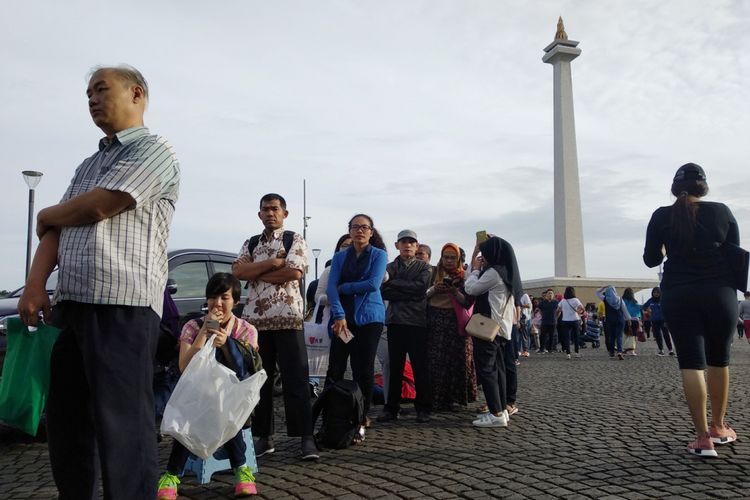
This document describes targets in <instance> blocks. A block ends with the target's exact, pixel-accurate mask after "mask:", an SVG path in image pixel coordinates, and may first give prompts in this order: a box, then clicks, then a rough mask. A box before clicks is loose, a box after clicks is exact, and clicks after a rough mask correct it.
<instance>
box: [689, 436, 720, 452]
mask: <svg viewBox="0 0 750 500" xmlns="http://www.w3.org/2000/svg"><path fill="white" fill-rule="evenodd" d="M687 451H688V453H691V454H693V455H697V456H699V457H718V456H719V454H718V453H716V450H714V444H713V443H712V442H711V438H710V437H709V436H704V437H702V438H698V439H696V440H695V441H693V442H692V443H690V444H688V445H687Z"/></svg>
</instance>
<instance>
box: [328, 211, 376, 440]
mask: <svg viewBox="0 0 750 500" xmlns="http://www.w3.org/2000/svg"><path fill="white" fill-rule="evenodd" d="M349 234H350V235H351V237H352V245H351V246H350V247H349V248H347V249H346V250H344V251H341V252H338V253H336V254H335V255H334V256H333V262H332V264H331V272H330V275H329V277H328V287H327V288H326V294H327V295H328V304H329V306H330V307H331V318H332V319H333V327H332V328H333V335H334V338H333V341H332V342H331V351H330V356H329V360H328V373H327V374H326V384H328V383H333V382H337V381H339V380H341V379H343V378H344V372H345V371H346V363H347V360H348V359H349V357H350V356H351V365H352V377H353V378H354V381H355V382H357V384H358V385H359V388H360V390H361V391H362V399H363V403H364V412H363V415H364V416H363V419H362V427H361V428H360V432H359V435H358V437H357V438H356V439H355V442H359V441H361V440H363V439H364V426H365V422H366V420H367V416H366V415H367V412H368V410H369V409H370V402H371V400H372V387H373V385H374V373H375V354H376V353H377V350H378V342H379V341H380V334H381V333H382V331H383V322H384V321H385V306H384V305H383V298H382V297H381V295H380V285H381V284H382V283H383V276H385V266H386V264H387V262H388V254H387V253H386V252H385V250H384V248H385V245H384V244H383V240H382V238H381V237H380V235H379V234H378V232H377V230H376V229H375V227H374V224H373V221H372V218H371V217H369V216H367V215H364V214H357V215H355V216H354V217H352V219H351V220H350V221H349ZM378 247H380V248H378Z"/></svg>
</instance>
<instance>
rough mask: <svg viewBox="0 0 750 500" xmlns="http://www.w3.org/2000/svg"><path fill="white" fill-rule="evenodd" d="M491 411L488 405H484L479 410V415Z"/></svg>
mask: <svg viewBox="0 0 750 500" xmlns="http://www.w3.org/2000/svg"><path fill="white" fill-rule="evenodd" d="M489 411H490V407H489V406H487V405H482V406H480V407H479V408H478V409H477V413H487V412H489Z"/></svg>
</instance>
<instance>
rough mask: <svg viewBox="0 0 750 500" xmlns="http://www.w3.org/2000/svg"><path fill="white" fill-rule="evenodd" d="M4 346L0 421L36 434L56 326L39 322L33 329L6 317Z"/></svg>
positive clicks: (45, 397) (57, 331)
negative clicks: (6, 338) (6, 344)
mask: <svg viewBox="0 0 750 500" xmlns="http://www.w3.org/2000/svg"><path fill="white" fill-rule="evenodd" d="M6 321H7V327H8V329H7V335H8V346H7V350H6V353H5V362H4V363H3V372H2V378H0V421H1V422H3V423H5V424H7V425H9V426H11V427H15V428H18V429H20V430H22V431H23V432H25V433H26V434H30V435H32V436H36V432H37V428H38V427H39V419H40V417H41V415H42V412H43V411H44V404H45V402H46V401H47V393H48V392H49V372H50V362H49V361H50V356H51V354H52V346H53V345H55V342H56V341H57V337H58V336H59V335H60V330H58V329H57V328H55V327H52V326H48V325H44V324H40V325H39V327H38V329H37V330H36V331H35V332H29V329H28V328H27V327H26V325H24V324H23V322H22V321H21V320H20V319H19V318H8V319H7V320H6Z"/></svg>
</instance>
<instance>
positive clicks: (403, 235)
mask: <svg viewBox="0 0 750 500" xmlns="http://www.w3.org/2000/svg"><path fill="white" fill-rule="evenodd" d="M406 238H411V239H412V240H414V241H419V239H418V238H417V233H415V232H414V231H412V230H411V229H404V230H403V231H401V232H399V233H398V238H396V241H401V240H403V239H406Z"/></svg>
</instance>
